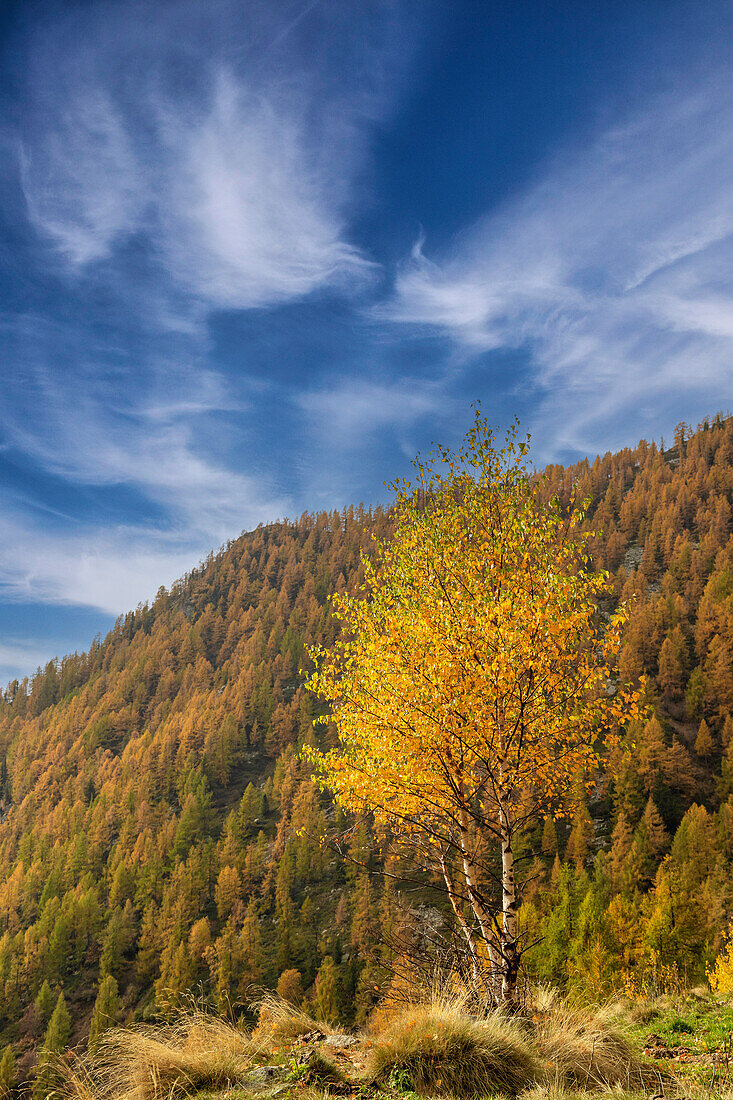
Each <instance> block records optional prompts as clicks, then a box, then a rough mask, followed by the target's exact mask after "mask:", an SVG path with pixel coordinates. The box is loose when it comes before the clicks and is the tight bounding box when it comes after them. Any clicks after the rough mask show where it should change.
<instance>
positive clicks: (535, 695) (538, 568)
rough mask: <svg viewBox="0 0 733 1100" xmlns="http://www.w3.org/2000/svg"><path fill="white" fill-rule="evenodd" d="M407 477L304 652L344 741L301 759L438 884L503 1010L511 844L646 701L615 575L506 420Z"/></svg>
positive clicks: (551, 810)
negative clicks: (599, 560) (505, 428)
mask: <svg viewBox="0 0 733 1100" xmlns="http://www.w3.org/2000/svg"><path fill="white" fill-rule="evenodd" d="M415 469H416V478H415V481H414V483H410V482H408V481H398V482H396V483H395V484H394V485H393V486H392V488H393V489H394V491H395V492H396V502H395V508H394V519H395V526H394V531H393V536H392V538H390V539H389V540H384V541H378V542H377V546H376V555H375V558H374V561H370V560H366V559H365V560H364V565H363V567H364V577H365V579H364V584H363V586H362V591H360V592H358V593H357V594H356V595H355V596H349V595H346V594H341V595H337V596H335V597H334V610H335V614H336V616H337V617H338V618H339V619H340V620H341V623H342V631H341V634H340V637H339V639H338V640H337V641H336V642H335V644H334V645H333V646H332V647H331V648H329V649H328V650H326V649H324V648H316V649H314V650H312V651H311V655H312V657H313V659H314V662H315V667H316V670H315V672H314V673H313V674H312V676H311V679H310V681H309V686H310V688H311V690H312V691H314V692H316V693H317V694H319V695H320V696H321V697H323V698H325V699H326V700H327V701H328V702H329V704H330V716H329V717H328V718H326V719H324V721H333V722H334V723H335V727H336V730H337V732H338V738H339V745H338V746H337V747H336V748H335V749H333V750H332V751H330V752H327V753H325V754H322V753H319V752H317V751H314V750H307V751H308V755H310V757H311V759H312V760H313V761H314V762H315V765H316V770H317V773H318V775H319V779H320V782H321V784H322V786H323V787H324V788H326V789H329V790H330V791H331V792H332V793H333V795H334V796H335V798H336V800H337V802H338V803H339V804H340V805H342V806H343V807H344V808H345V809H348V810H350V811H353V812H357V813H363V812H368V813H370V814H371V815H373V818H374V821H375V823H376V825H377V827H379V828H381V829H382V830H383V832H384V833H385V835H387V836H389V837H391V838H392V842H393V843H395V842H396V843H398V844H399V845H401V847H402V850H403V854H405V855H406V857H407V858H408V859H409V860H411V862H412V865H413V867H415V868H416V869H417V870H418V871H419V872H420V873H422V874H425V873H428V874H429V875H431V876H432V877H433V881H437V882H439V883H440V884H441V888H442V889H444V890H445V893H446V894H447V897H448V900H449V902H450V905H451V907H452V911H453V914H454V916H455V921H456V930H457V933H458V935H459V942H460V943H461V944H462V945H463V946H462V948H461V952H460V957H461V958H462V959H463V960H464V961H467V964H468V965H467V966H466V967H465V968H464V970H465V973H466V974H467V976H468V978H469V981H470V982H471V983H472V985H473V988H474V989H475V990H476V992H477V994H480V995H481V996H482V997H486V995H487V994H488V996H489V998H490V1000H491V1001H492V1002H493V1003H508V1004H511V1003H513V1002H514V1000H515V998H516V987H517V979H518V974H519V970H520V964H521V958H522V952H523V950H524V947H525V944H524V942H523V940H522V938H521V936H520V933H519V930H518V926H517V909H518V904H519V900H520V899H519V887H520V883H519V882H518V878H517V873H516V869H515V843H516V840H517V838H518V837H519V836H521V835H525V836H526V834H527V833H528V831H529V830H530V829H532V828H534V827H535V826H536V825H538V824H539V823H541V820H542V818H543V817H545V816H547V815H548V814H552V815H555V816H560V815H561V814H562V813H563V812H564V811H567V810H568V808H569V807H571V806H573V805H574V794H575V793H576V792H577V790H578V781H579V778H580V777H584V776H587V777H591V776H592V775H593V774H594V772H595V771H596V770H597V767H598V764H599V760H600V756H601V754H602V753H603V751H604V748H607V747H608V745H609V743H610V742H611V741H613V740H614V738H615V736H616V734H615V731H616V730H617V729H618V728H619V726H620V725H621V724H622V723H624V722H625V721H626V720H627V719H628V718H632V717H638V714H639V692H638V691H637V690H634V689H630V688H629V689H627V688H623V687H620V686H618V685H617V684H616V682H615V678H614V667H615V665H614V662H615V658H616V655H617V652H618V648H619V643H620V632H621V627H622V624H623V622H624V612H623V610H621V611H619V612H617V613H616V614H614V615H608V614H606V615H604V614H602V613H601V612H600V611H599V600H601V599H602V598H603V597H604V596H605V597H607V596H608V595H609V593H610V591H611V582H610V580H609V577H608V574H606V573H599V572H595V571H593V569H592V566H591V561H590V551H589V548H588V545H587V540H588V536H587V535H583V534H582V533H581V529H580V523H581V520H582V518H583V516H584V512H583V510H582V509H581V508H580V507H577V506H576V504H575V503H574V502H571V505H570V507H569V509H568V508H563V507H562V506H561V504H560V502H559V501H558V500H557V499H552V500H550V501H549V502H548V501H544V502H543V500H542V495H541V492H540V491H539V489H540V487H541V483H540V482H539V480H538V479H536V478H534V477H533V476H532V473H531V471H530V469H529V466H528V443H527V442H524V441H521V440H520V439H519V438H518V435H517V431H516V428H513V429H512V430H510V432H509V433H508V435H507V439H506V444H505V446H504V447H503V448H501V449H500V448H499V447H498V446H497V445H495V441H494V436H493V434H492V432H491V430H490V429H489V427H488V424H487V422H486V420H485V419H484V418H483V417H482V416H481V415H480V414H479V413H478V412H477V413H476V417H475V423H474V425H473V427H472V429H471V430H470V431H469V433H468V435H467V437H466V440H465V442H464V445H463V446H462V448H461V449H460V450H459V451H458V452H457V453H452V452H450V451H448V450H447V449H445V448H442V447H438V448H437V449H436V450H435V451H434V452H432V453H431V455H430V456H429V458H428V459H427V460H426V461H422V460H420V459H419V458H418V459H416V461H415ZM588 782H590V779H589V780H588Z"/></svg>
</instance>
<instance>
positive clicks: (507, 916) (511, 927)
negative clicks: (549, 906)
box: [500, 809, 521, 1007]
mask: <svg viewBox="0 0 733 1100" xmlns="http://www.w3.org/2000/svg"><path fill="white" fill-rule="evenodd" d="M500 820H501V892H502V904H501V910H502V912H501V916H502V924H501V957H502V968H503V973H502V982H501V996H502V1001H503V1002H504V1004H505V1005H507V1006H509V1007H513V1006H514V1005H515V1004H516V1000H517V976H518V974H519V964H520V961H521V952H520V951H519V948H518V946H517V884H516V881H515V878H514V850H513V849H512V831H511V827H510V825H509V822H508V820H507V817H506V814H505V812H504V810H503V809H502V810H501V814H500Z"/></svg>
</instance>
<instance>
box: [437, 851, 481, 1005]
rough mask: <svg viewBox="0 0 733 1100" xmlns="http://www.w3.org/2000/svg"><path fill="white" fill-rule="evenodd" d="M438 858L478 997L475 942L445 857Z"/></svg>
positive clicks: (477, 965)
mask: <svg viewBox="0 0 733 1100" xmlns="http://www.w3.org/2000/svg"><path fill="white" fill-rule="evenodd" d="M439 858H440V869H441V871H442V872H443V879H444V881H445V886H446V889H447V891H448V898H449V900H450V903H451V907H452V909H453V912H454V914H455V917H456V920H457V921H458V924H459V925H460V928H461V931H462V932H463V935H464V938H465V940H466V948H467V950H468V957H469V958H470V960H471V974H472V977H473V985H474V991H475V993H476V995H477V996H478V995H479V993H480V990H481V968H480V967H479V962H478V951H477V949H476V941H475V940H474V938H473V932H472V931H471V929H470V928H469V926H468V921H467V920H466V918H465V917H464V915H463V909H462V908H461V903H460V900H459V898H458V897H457V896H456V892H455V889H454V886H453V880H452V879H451V876H450V872H449V870H448V864H447V863H446V859H445V856H444V854H443V853H442V852H441V853H440V857H439Z"/></svg>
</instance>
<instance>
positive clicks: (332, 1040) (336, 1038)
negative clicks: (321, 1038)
mask: <svg viewBox="0 0 733 1100" xmlns="http://www.w3.org/2000/svg"><path fill="white" fill-rule="evenodd" d="M358 1042H359V1040H358V1039H357V1037H356V1036H355V1035H329V1036H327V1038H326V1040H325V1043H324V1046H327V1047H337V1048H338V1049H339V1050H342V1049H343V1048H344V1047H353V1046H354V1044H355V1043H358Z"/></svg>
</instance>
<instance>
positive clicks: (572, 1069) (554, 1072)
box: [532, 989, 664, 1093]
mask: <svg viewBox="0 0 733 1100" xmlns="http://www.w3.org/2000/svg"><path fill="white" fill-rule="evenodd" d="M532 1024H533V1027H532V1032H533V1045H534V1047H535V1049H536V1051H537V1053H538V1055H539V1057H540V1059H541V1060H542V1062H543V1063H544V1065H545V1069H546V1074H545V1077H546V1079H547V1080H548V1081H553V1080H554V1081H555V1082H556V1083H557V1085H558V1086H560V1087H562V1088H565V1089H582V1090H583V1091H584V1092H587V1091H588V1090H589V1089H608V1088H614V1087H618V1088H622V1089H624V1090H627V1091H629V1092H639V1091H642V1092H643V1091H644V1090H645V1089H647V1088H649V1087H650V1086H651V1087H652V1088H653V1089H654V1091H657V1092H660V1093H663V1092H664V1088H663V1078H662V1077H661V1076H660V1074H659V1072H658V1071H657V1070H655V1069H654V1067H653V1066H649V1065H648V1064H646V1063H645V1062H642V1061H641V1060H640V1059H639V1058H638V1057H637V1056H636V1054H635V1053H634V1049H633V1046H632V1044H631V1042H630V1041H629V1038H628V1036H627V1034H626V1031H625V1027H624V1025H623V1023H622V1020H621V1006H620V1005H618V1004H614V1003H610V1004H607V1005H604V1006H596V1007H587V1006H586V1007H583V1008H575V1007H573V1006H572V1005H571V1004H569V1003H568V1002H566V1001H563V1000H561V999H560V998H559V997H558V995H557V994H556V993H555V992H554V991H553V990H547V989H544V990H539V991H538V993H537V996H536V999H535V1011H534V1013H533V1017H532Z"/></svg>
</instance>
